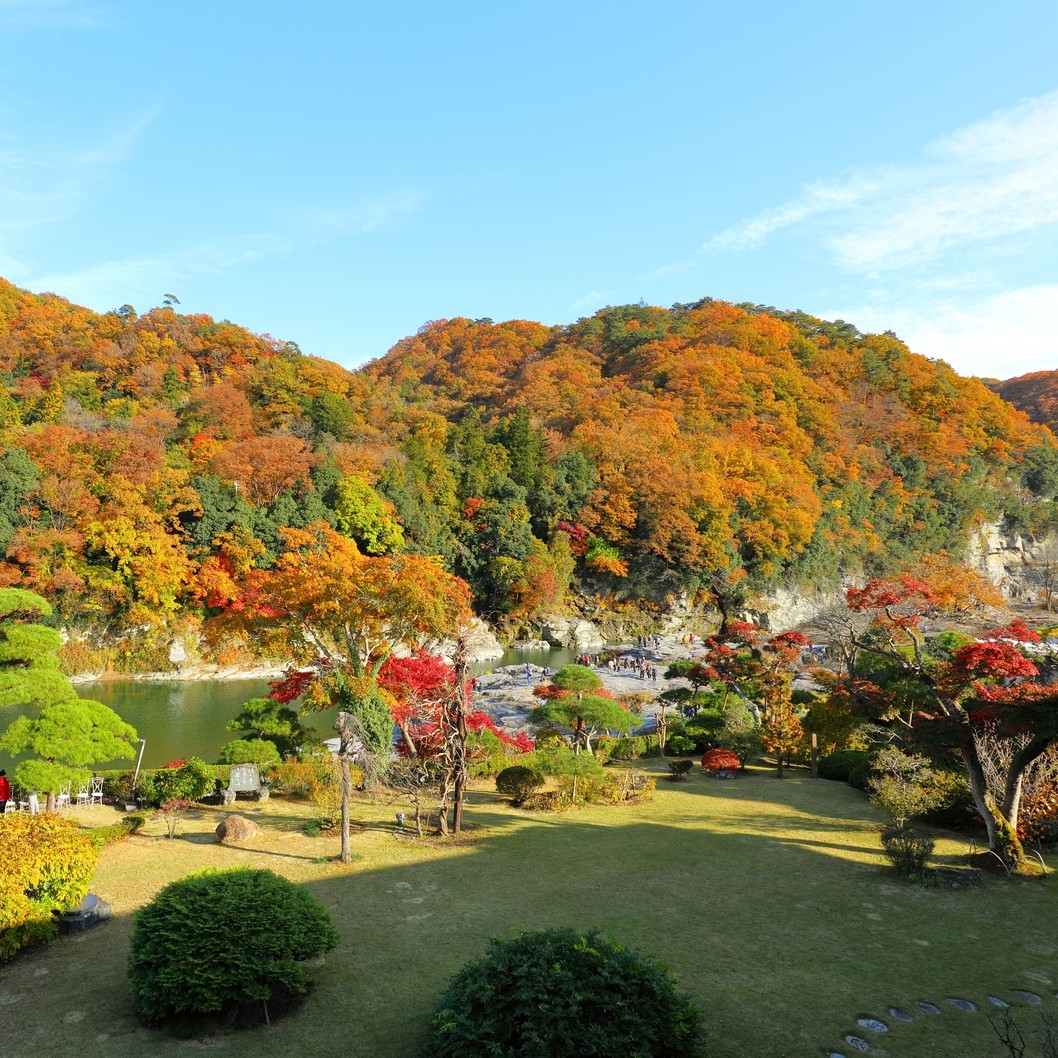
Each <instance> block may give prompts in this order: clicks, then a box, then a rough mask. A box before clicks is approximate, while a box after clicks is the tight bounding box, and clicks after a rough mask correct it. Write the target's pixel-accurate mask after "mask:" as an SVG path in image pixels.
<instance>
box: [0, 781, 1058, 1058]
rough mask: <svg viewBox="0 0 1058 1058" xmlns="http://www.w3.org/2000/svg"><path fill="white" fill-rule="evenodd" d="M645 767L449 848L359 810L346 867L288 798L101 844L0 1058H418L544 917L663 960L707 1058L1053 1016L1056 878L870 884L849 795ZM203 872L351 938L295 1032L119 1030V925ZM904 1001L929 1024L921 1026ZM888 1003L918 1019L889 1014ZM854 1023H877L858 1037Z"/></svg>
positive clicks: (867, 823) (122, 933) (934, 1048)
mask: <svg viewBox="0 0 1058 1058" xmlns="http://www.w3.org/2000/svg"><path fill="white" fill-rule="evenodd" d="M650 767H651V768H652V769H653V770H656V771H657V773H658V777H659V782H658V789H657V793H656V795H655V797H654V799H653V801H652V802H650V803H648V804H645V805H641V806H636V807H628V808H593V809H586V810H579V811H575V812H570V813H566V814H562V815H539V814H530V813H526V812H524V811H520V810H516V809H512V808H510V807H509V806H507V805H506V804H505V803H504V802H503V801H502V800H500V799H499V798H498V797H496V795H494V794H492V793H490V792H489V791H488V790H487V789H481V790H478V791H476V792H475V793H473V794H472V797H471V802H470V807H469V809H468V812H467V817H466V818H467V824H468V825H467V832H466V834H465V835H464V836H463V837H462V838H460V839H457V840H452V839H450V840H448V841H441V840H439V839H437V838H428V839H424V840H421V841H419V840H417V839H415V838H413V837H411V836H409V835H407V834H403V835H402V834H398V833H397V832H396V829H395V826H394V812H395V811H396V810H397V809H398V808H399V807H400V806H399V805H393V804H377V805H371V804H363V803H359V804H357V806H356V810H355V811H356V815H357V817H358V818H360V819H361V820H363V821H364V823H365V824H366V825H365V826H364V828H363V829H362V830H360V831H359V832H358V833H357V834H356V835H355V836H354V850H355V852H356V853H357V854H358V855H359V857H360V858H359V859H358V860H356V861H355V862H354V863H353V864H351V865H349V866H346V867H343V866H341V865H339V864H336V863H334V862H332V861H330V860H329V859H328V858H329V857H331V856H334V855H335V854H336V852H337V837H336V836H334V835H324V836H322V837H318V838H309V837H306V836H305V835H304V834H303V833H302V832H301V825H302V823H303V822H305V821H306V820H307V819H308V818H310V817H311V816H312V814H313V811H312V808H311V806H309V805H307V804H302V803H299V802H293V801H285V800H283V799H281V798H273V799H272V800H271V801H270V802H268V803H267V804H265V805H260V806H259V805H257V804H256V803H253V802H242V801H240V803H239V810H240V811H243V812H244V813H245V814H247V815H249V816H251V817H253V818H255V819H256V820H257V822H258V823H259V824H260V825H261V832H260V834H259V835H258V836H257V837H256V838H255V839H254V840H253V841H252V842H250V843H248V845H247V846H246V847H244V848H231V847H223V846H219V845H217V844H215V843H214V842H213V840H212V834H213V829H214V827H215V826H216V824H217V823H218V822H219V820H220V818H221V817H222V815H223V810H222V809H219V808H217V809H210V808H204V809H201V810H200V811H197V812H195V813H192V814H190V815H189V816H187V817H186V818H185V819H184V820H183V821H182V822H181V824H180V827H179V829H178V832H177V837H176V839H175V840H172V841H170V840H167V839H166V838H165V837H164V836H163V835H164V828H163V827H162V825H161V824H160V823H159V822H152V824H151V825H150V826H149V827H148V829H147V830H146V832H145V833H144V834H142V835H138V836H135V837H132V838H130V839H128V840H126V841H124V842H122V843H120V844H118V845H115V846H111V847H110V848H107V849H105V850H104V852H103V857H102V861H101V863H100V867H99V870H98V872H97V876H96V880H95V883H94V884H93V891H94V892H96V893H98V894H99V895H100V896H102V897H103V898H104V899H106V900H108V901H109V902H110V903H111V904H112V905H113V908H114V917H113V918H112V920H111V921H110V922H108V923H106V924H104V925H101V926H98V927H96V928H94V929H92V930H90V931H89V932H87V933H83V934H80V935H77V936H74V937H70V938H63V939H61V940H60V941H58V942H56V943H55V944H53V945H51V946H49V947H47V948H46V949H43V950H41V951H38V952H34V953H32V954H30V955H28V956H25V957H23V958H22V959H20V960H18V961H16V962H15V963H13V964H11V965H9V966H7V967H5V968H2V969H0V1011H2V1018H0V1021H2V1023H3V1025H4V1026H5V1027H4V1028H3V1030H0V1055H2V1056H3V1058H8V1056H10V1058H126V1056H129V1058H132V1056H143V1055H148V1056H153V1055H169V1054H173V1055H178V1054H179V1055H183V1054H187V1053H189V1051H190V1052H194V1051H199V1050H202V1049H204V1048H210V1049H217V1050H218V1051H220V1052H223V1053H224V1054H225V1055H230V1056H232V1058H243V1056H254V1058H261V1056H265V1055H273V1054H274V1055H300V1054H312V1055H314V1056H318V1058H329V1056H335V1058H338V1056H341V1058H360V1056H362V1058H397V1056H412V1055H414V1054H415V1053H416V1050H417V1047H418V1042H419V1039H420V1036H421V1033H422V1031H423V1027H424V1025H425V1022H426V1019H427V1017H428V1014H429V1011H430V1009H431V1007H432V1005H433V1003H434V1001H435V999H436V998H437V996H438V994H439V993H440V991H441V990H442V988H443V987H444V984H445V982H446V981H447V980H448V978H449V977H450V976H451V975H452V974H453V973H454V972H455V971H456V970H457V969H458V968H459V967H460V966H461V965H462V963H463V962H464V961H465V960H466V959H468V958H470V957H471V956H475V955H478V954H480V953H481V952H482V951H483V950H484V948H485V945H486V943H487V941H488V939H489V938H490V937H492V936H498V935H505V934H507V933H509V931H512V930H517V929H519V928H522V927H540V926H546V925H558V924H568V925H573V926H578V927H589V926H595V927H598V928H600V929H602V930H603V931H604V932H607V933H610V934H611V935H612V936H614V937H615V938H616V939H617V940H619V941H620V942H622V943H625V944H630V945H632V946H634V947H636V948H638V949H639V950H640V951H642V952H644V953H646V954H650V955H652V956H654V957H655V958H657V959H659V960H660V961H661V962H663V963H665V964H666V965H668V966H669V968H670V969H671V970H672V971H673V972H674V973H675V975H676V976H677V978H678V980H679V982H680V985H681V986H682V988H683V989H684V990H686V991H687V992H689V993H690V994H691V995H692V996H693V997H694V998H695V999H696V1000H697V1001H698V1002H699V1003H700V1005H701V1006H702V1008H703V1009H704V1012H705V1019H706V1024H707V1034H708V1053H709V1054H711V1055H723V1056H728V1055H748V1056H762V1058H765V1056H766V1058H783V1056H791V1058H793V1056H805V1058H810V1056H812V1058H818V1056H819V1055H829V1054H832V1053H836V1054H845V1055H850V1056H851V1055H853V1054H855V1053H859V1052H857V1051H855V1050H854V1049H853V1048H851V1047H850V1046H849V1045H848V1044H847V1043H846V1042H845V1037H846V1036H847V1035H850V1034H855V1035H857V1036H860V1037H862V1038H864V1039H866V1040H867V1041H868V1043H869V1044H870V1051H869V1053H870V1054H872V1055H875V1056H877V1058H922V1056H924V1055H931V1056H933V1055H935V1056H943V1058H949V1056H950V1058H985V1056H988V1055H996V1056H1000V1055H1005V1053H1006V1052H1005V1051H1004V1050H1003V1049H1002V1048H1001V1047H1000V1046H999V1044H998V1041H997V1040H996V1038H995V1036H994V1034H993V1032H992V1029H991V1027H990V1026H989V1023H988V1016H989V1013H995V1008H994V1007H991V1006H990V1005H989V1004H988V1002H987V997H988V996H989V995H994V996H999V997H1002V998H1004V999H1006V1000H1007V1001H1009V1002H1010V1003H1011V1004H1012V1006H1013V1007H1014V1009H1015V1011H1016V1013H1017V1015H1018V1018H1019V1022H1020V1023H1021V1024H1022V1025H1023V1026H1024V1027H1025V1028H1026V1030H1028V1029H1031V1028H1032V1026H1034V1025H1036V1024H1037V1023H1038V1020H1039V1014H1040V1013H1041V1012H1043V1013H1049V1014H1053V1015H1058V999H1056V998H1055V990H1056V988H1058V984H1056V982H1058V893H1056V888H1058V882H1056V876H1054V875H1049V876H1048V877H1047V878H1046V879H1045V880H1042V881H1040V880H1035V881H1032V880H1022V881H1018V880H1014V881H1007V880H1002V879H998V878H988V879H985V880H984V882H983V883H982V884H981V885H980V886H978V887H976V888H969V889H960V890H951V889H942V888H923V887H917V886H908V885H905V884H903V883H901V882H899V881H897V880H895V879H894V878H893V877H892V876H891V875H889V874H887V873H886V871H885V869H884V867H885V861H884V858H883V857H882V855H881V852H880V847H879V842H878V824H879V822H880V819H879V817H878V816H877V815H876V814H875V812H874V810H873V809H872V808H871V807H870V805H869V804H868V803H867V801H866V799H865V798H864V796H863V795H862V794H860V793H858V792H856V791H854V790H852V789H850V788H848V787H846V786H844V785H843V784H839V783H832V782H825V781H820V780H813V779H811V778H809V777H807V776H806V775H804V774H798V773H794V774H793V775H792V777H788V778H787V779H785V780H782V781H780V780H777V779H776V778H775V777H774V774H773V773H772V772H770V771H765V770H756V771H750V772H749V773H748V774H746V775H745V776H742V777H739V778H738V779H735V780H731V781H721V780H716V779H712V778H709V777H707V776H705V775H703V774H702V773H701V771H700V769H698V770H697V771H696V772H695V773H694V774H693V775H692V776H691V778H690V779H689V780H687V781H685V782H682V783H670V782H668V781H666V780H665V779H664V778H663V776H662V772H663V767H664V766H663V764H662V763H661V762H657V763H655V764H653V765H651V766H650ZM80 812H81V817H82V818H84V819H85V820H92V819H93V818H95V819H96V820H97V821H99V822H102V821H104V817H105V818H106V820H107V821H110V820H112V819H113V818H114V815H113V813H112V812H111V810H110V809H98V808H97V809H94V810H87V809H83V810H80ZM965 851H966V842H965V841H964V840H963V839H957V840H956V839H952V838H946V837H944V836H942V837H941V840H940V842H939V843H938V847H937V858H938V859H939V860H942V861H943V860H951V861H954V860H956V859H957V858H958V856H959V855H960V854H962V853H964V852H965ZM209 864H215V865H230V866H243V865H248V866H259V867H267V868H270V869H271V870H274V871H276V872H278V873H280V874H283V875H285V876H287V877H289V878H291V879H293V880H295V881H298V882H303V883H304V884H305V885H307V886H308V887H309V889H310V890H311V891H312V892H313V893H314V894H315V895H316V896H317V897H318V898H319V899H320V900H321V901H322V902H323V903H324V904H325V905H326V907H327V908H328V909H329V910H330V912H331V914H332V916H333V918H334V921H335V923H336V925H337V926H338V928H339V930H340V931H341V933H342V935H343V938H344V939H343V942H342V944H341V945H340V946H339V948H338V949H336V950H335V951H333V952H331V953H330V954H329V955H328V956H327V958H326V960H325V962H324V963H323V964H322V965H321V966H320V967H319V968H318V969H317V970H316V988H315V990H314V991H313V992H312V993H311V995H310V996H309V998H308V1000H307V1002H306V1004H305V1005H304V1007H302V1008H301V1010H300V1011H299V1012H298V1013H297V1014H295V1015H294V1016H293V1017H291V1018H288V1019H286V1020H282V1021H278V1022H275V1023H273V1024H272V1025H271V1026H268V1027H264V1028H262V1029H260V1030H256V1031H252V1032H243V1033H238V1032H224V1033H217V1034H214V1035H212V1036H203V1037H201V1038H199V1039H197V1040H195V1039H193V1040H177V1039H175V1038H173V1037H171V1036H167V1035H165V1034H163V1033H159V1032H155V1031H150V1030H147V1029H144V1028H141V1027H140V1026H138V1025H137V1023H136V1022H135V1020H134V1018H133V1016H132V1013H131V1008H130V1001H129V996H128V990H127V986H126V982H125V959H126V954H127V951H128V941H129V935H130V932H131V918H130V916H131V913H132V912H133V911H134V910H135V909H136V908H137V907H138V906H140V905H141V904H142V903H143V902H144V901H146V900H148V899H149V898H150V896H151V894H152V893H154V892H155V891H157V889H159V888H160V887H161V886H162V885H164V884H166V883H168V882H169V881H172V880H173V879H176V878H180V877H182V876H183V875H185V874H187V873H188V872H190V871H192V870H195V869H197V868H199V867H202V866H206V865H209ZM1015 989H1020V990H1025V991H1029V992H1033V993H1035V994H1036V995H1039V996H1040V997H1042V1004H1041V1005H1040V1006H1038V1007H1035V1006H1031V1005H1030V1004H1029V1003H1027V1002H1026V1001H1024V1000H1022V999H1019V998H1017V997H1016V996H1015V994H1014V990H1015ZM950 998H958V999H967V1000H970V1001H972V1002H973V1003H975V1004H977V1006H978V1011H977V1012H975V1013H964V1012H963V1011H961V1010H958V1009H957V1008H956V1007H954V1006H953V1005H951V1004H950V1003H949V1002H948V1000H949V999H950ZM917 1001H930V1002H933V1003H935V1004H936V1005H937V1006H938V1007H940V1008H941V1009H942V1013H941V1014H940V1015H937V1016H932V1017H929V1016H926V1015H924V1014H922V1013H921V1012H920V1011H919V1010H918V1008H917V1006H916V1005H915V1004H916V1002H917ZM893 1006H896V1007H901V1008H903V1009H905V1010H908V1011H911V1012H913V1013H915V1017H914V1020H913V1021H912V1022H911V1023H909V1024H903V1023H901V1022H899V1021H897V1020H895V1019H894V1018H892V1017H891V1016H889V1013H888V1012H889V1009H890V1008H891V1007H893ZM864 1016H870V1017H873V1018H877V1019H880V1020H882V1021H884V1022H886V1023H887V1024H888V1025H889V1026H890V1030H891V1031H890V1032H888V1033H886V1034H880V1033H873V1032H871V1031H869V1030H866V1029H862V1028H858V1027H857V1024H856V1022H857V1019H858V1018H861V1017H864ZM1027 1035H1028V1036H1030V1038H1031V1033H1029V1032H1027ZM1032 1053H1033V1052H1032V1051H1031V1049H1030V1051H1029V1052H1027V1054H1032ZM1036 1053H1039V1052H1036Z"/></svg>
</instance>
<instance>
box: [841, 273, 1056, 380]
mask: <svg viewBox="0 0 1058 1058" xmlns="http://www.w3.org/2000/svg"><path fill="white" fill-rule="evenodd" d="M1056 307H1058V284H1039V285H1036V286H1031V287H1022V288H1020V289H1016V290H1007V291H1004V292H1002V293H1000V294H996V295H995V296H993V297H988V298H983V299H979V300H973V301H968V302H965V303H959V302H955V301H951V300H946V299H944V298H943V296H941V297H937V298H935V299H934V298H929V297H927V298H925V299H923V300H921V301H919V302H917V303H916V304H914V305H910V304H908V305H904V306H902V307H901V306H900V305H893V304H891V303H886V304H885V305H884V306H883V307H879V306H878V305H864V306H860V307H851V308H843V309H842V310H841V311H839V312H835V313H834V314H833V315H835V316H841V317H843V318H845V319H848V320H851V321H852V322H853V323H855V325H856V326H857V327H858V328H859V329H860V330H862V331H882V330H892V331H895V332H896V333H897V334H898V335H899V336H900V338H902V339H903V340H904V341H905V342H906V343H907V344H908V346H909V347H910V348H911V349H912V350H913V351H914V352H916V353H921V354H922V355H923V356H928V357H931V358H933V359H935V360H945V361H947V362H948V363H949V364H951V365H952V367H954V368H955V369H956V370H957V371H958V372H959V373H960V374H964V375H980V376H983V377H986V378H1012V377H1014V376H1015V375H1023V374H1027V373H1028V372H1030V371H1053V370H1056V369H1058V328H1056V327H1055V325H1054V320H1055V309H1056ZM828 315H829V314H828Z"/></svg>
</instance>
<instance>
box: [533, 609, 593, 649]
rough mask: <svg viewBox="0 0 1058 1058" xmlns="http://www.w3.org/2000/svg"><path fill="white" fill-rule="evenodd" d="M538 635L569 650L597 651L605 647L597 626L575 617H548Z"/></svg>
mask: <svg viewBox="0 0 1058 1058" xmlns="http://www.w3.org/2000/svg"><path fill="white" fill-rule="evenodd" d="M540 635H541V636H542V637H543V638H544V639H546V640H547V641H548V642H549V643H552V644H554V645H555V646H562V647H568V648H569V649H571V650H598V649H600V648H601V647H604V646H606V637H605V636H604V635H603V634H602V632H600V631H599V629H598V626H597V625H595V624H593V623H592V622H591V621H584V620H581V619H579V618H576V617H574V618H568V617H557V616H556V617H548V618H547V620H546V623H545V624H544V626H543V628H541V629H540Z"/></svg>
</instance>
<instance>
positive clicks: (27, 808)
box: [18, 793, 40, 816]
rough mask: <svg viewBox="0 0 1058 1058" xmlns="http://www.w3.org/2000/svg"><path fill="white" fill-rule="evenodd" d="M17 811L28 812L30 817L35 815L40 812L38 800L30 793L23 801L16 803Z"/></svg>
mask: <svg viewBox="0 0 1058 1058" xmlns="http://www.w3.org/2000/svg"><path fill="white" fill-rule="evenodd" d="M18 810H19V811H20V812H28V813H29V814H30V815H31V816H35V815H37V814H38V813H39V812H40V798H39V797H38V796H37V795H36V794H35V793H31V794H30V795H29V796H28V797H27V798H26V799H25V800H24V801H19V802H18Z"/></svg>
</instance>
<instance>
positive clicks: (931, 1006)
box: [915, 999, 940, 1014]
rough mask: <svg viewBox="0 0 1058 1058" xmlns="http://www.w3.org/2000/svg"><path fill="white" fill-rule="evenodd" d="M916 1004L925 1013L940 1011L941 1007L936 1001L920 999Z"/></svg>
mask: <svg viewBox="0 0 1058 1058" xmlns="http://www.w3.org/2000/svg"><path fill="white" fill-rule="evenodd" d="M915 1005H916V1006H917V1007H918V1009H919V1010H921V1011H922V1013H923V1014H939V1013H940V1007H938V1006H937V1005H936V1004H935V1003H926V1002H924V1001H923V1000H921V999H920V1000H919V1001H918V1002H917V1003H916V1004H915Z"/></svg>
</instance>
